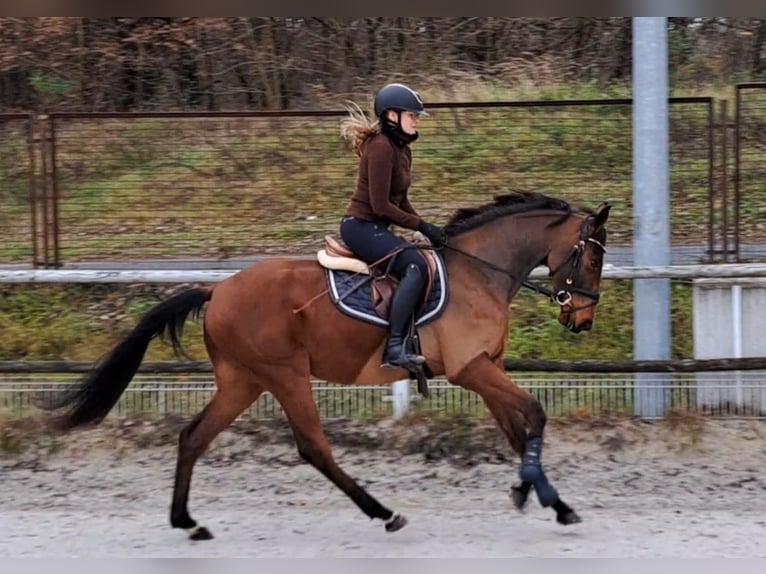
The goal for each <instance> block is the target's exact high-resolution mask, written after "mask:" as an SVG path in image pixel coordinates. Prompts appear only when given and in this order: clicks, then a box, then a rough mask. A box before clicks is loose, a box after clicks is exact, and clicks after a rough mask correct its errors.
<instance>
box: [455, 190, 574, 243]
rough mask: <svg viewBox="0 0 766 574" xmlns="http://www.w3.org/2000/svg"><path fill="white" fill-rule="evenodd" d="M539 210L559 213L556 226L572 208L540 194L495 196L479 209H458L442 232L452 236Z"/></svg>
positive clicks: (513, 193)
mask: <svg viewBox="0 0 766 574" xmlns="http://www.w3.org/2000/svg"><path fill="white" fill-rule="evenodd" d="M541 210H544V211H548V210H550V211H561V212H562V219H561V220H557V221H556V222H554V224H556V223H560V222H561V221H563V220H564V219H566V218H567V217H569V215H570V214H571V213H572V206H571V205H570V204H569V203H567V202H566V201H564V200H563V199H557V198H555V197H549V196H547V195H543V194H542V193H538V192H534V191H514V192H511V193H507V194H503V195H496V196H495V197H494V198H493V200H492V201H491V202H490V203H487V204H485V205H480V206H479V207H466V208H461V209H458V210H457V211H456V212H455V213H454V214H453V215H452V217H451V218H450V219H449V221H448V222H447V225H446V226H445V228H444V230H445V232H446V233H447V235H448V236H454V235H458V234H460V233H463V232H465V231H469V230H471V229H475V228H476V227H479V226H481V225H484V224H485V223H489V222H490V221H494V220H495V219H497V218H498V217H503V216H505V215H514V214H517V213H527V212H529V211H541Z"/></svg>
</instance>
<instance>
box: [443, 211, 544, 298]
mask: <svg viewBox="0 0 766 574" xmlns="http://www.w3.org/2000/svg"><path fill="white" fill-rule="evenodd" d="M552 218H553V216H548V215H540V216H526V217H525V216H515V217H513V216H508V217H505V218H498V219H497V220H495V221H492V222H490V223H488V224H486V225H485V226H482V227H480V228H477V229H474V230H471V231H468V232H466V233H465V234H462V235H459V236H457V237H455V238H454V245H455V246H456V247H457V248H458V249H461V250H462V251H465V252H467V253H470V254H471V255H473V256H475V257H477V258H479V259H481V260H482V261H487V262H488V263H490V264H491V265H483V264H481V263H479V262H478V261H476V260H467V261H465V262H461V261H460V259H466V258H462V257H461V256H460V255H457V256H456V257H454V258H452V261H454V264H455V265H457V266H460V265H466V264H468V265H469V266H470V267H472V268H473V269H474V270H475V271H479V272H480V273H481V274H482V276H483V278H481V277H480V278H477V279H478V280H480V281H483V280H487V281H488V282H489V283H490V284H491V285H490V287H492V288H494V289H499V290H501V291H503V292H504V293H505V294H506V295H508V296H512V295H513V294H515V292H516V291H517V290H518V289H519V288H520V287H521V284H522V282H523V281H524V280H525V279H526V278H527V276H528V275H529V274H530V273H531V272H532V270H533V269H534V268H535V267H536V266H537V265H539V264H540V262H541V261H543V260H544V259H545V258H546V257H547V255H548V252H549V251H550V248H551V246H550V239H549V238H548V234H546V233H544V232H543V230H544V228H545V225H546V223H547V222H549V221H550V220H551V219H552ZM492 266H495V267H498V268H500V269H503V270H505V271H506V273H505V274H503V273H500V272H499V271H497V270H493V269H492V268H491V267H492Z"/></svg>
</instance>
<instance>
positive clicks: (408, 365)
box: [380, 353, 426, 371]
mask: <svg viewBox="0 0 766 574" xmlns="http://www.w3.org/2000/svg"><path fill="white" fill-rule="evenodd" d="M403 357H404V359H405V360H403V361H402V362H401V363H400V362H398V359H401V358H402V357H395V358H393V359H388V360H387V359H386V358H385V357H384V358H383V362H382V363H381V364H380V367H381V368H382V369H407V370H408V371H415V370H417V369H419V368H420V367H422V366H423V365H424V364H425V362H426V358H425V357H424V356H423V355H411V354H409V353H407V354H405V355H403Z"/></svg>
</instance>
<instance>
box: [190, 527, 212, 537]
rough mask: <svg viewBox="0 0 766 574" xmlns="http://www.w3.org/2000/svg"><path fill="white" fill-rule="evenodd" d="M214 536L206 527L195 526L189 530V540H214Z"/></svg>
mask: <svg viewBox="0 0 766 574" xmlns="http://www.w3.org/2000/svg"><path fill="white" fill-rule="evenodd" d="M212 539H213V535H212V534H211V533H210V531H209V530H208V529H207V528H205V527H204V526H195V527H194V528H190V529H189V540H212Z"/></svg>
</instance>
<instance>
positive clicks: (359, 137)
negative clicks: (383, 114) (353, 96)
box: [340, 102, 380, 157]
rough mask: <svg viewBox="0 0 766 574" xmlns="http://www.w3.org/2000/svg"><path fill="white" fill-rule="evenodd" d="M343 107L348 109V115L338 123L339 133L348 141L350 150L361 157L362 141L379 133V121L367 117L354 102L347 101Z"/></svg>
mask: <svg viewBox="0 0 766 574" xmlns="http://www.w3.org/2000/svg"><path fill="white" fill-rule="evenodd" d="M343 107H344V108H346V110H347V111H348V117H347V118H345V119H344V120H343V121H341V123H340V135H341V136H342V137H343V139H345V140H346V141H348V142H350V144H351V151H353V152H354V153H355V154H356V155H357V156H358V157H361V155H362V147H363V146H364V143H365V142H366V141H367V140H368V139H370V138H371V137H372V136H374V135H377V134H379V133H380V122H379V121H378V120H372V119H370V118H369V117H367V114H365V113H364V112H363V111H362V108H360V107H359V105H358V104H356V103H354V102H348V103H347V104H345V105H344V106H343Z"/></svg>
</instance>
